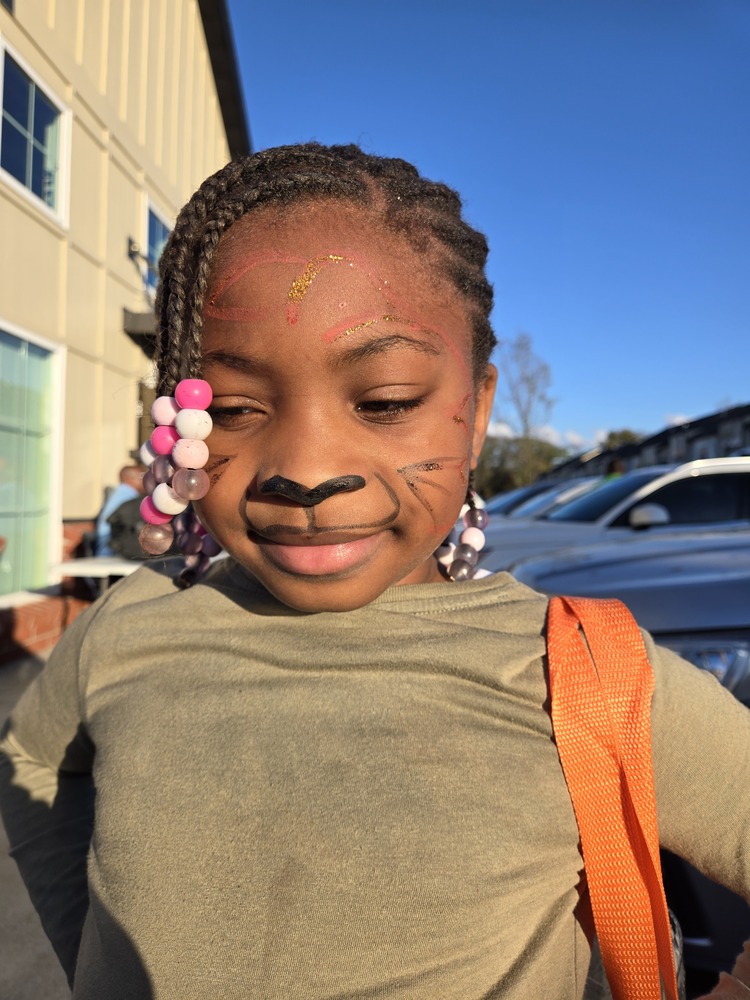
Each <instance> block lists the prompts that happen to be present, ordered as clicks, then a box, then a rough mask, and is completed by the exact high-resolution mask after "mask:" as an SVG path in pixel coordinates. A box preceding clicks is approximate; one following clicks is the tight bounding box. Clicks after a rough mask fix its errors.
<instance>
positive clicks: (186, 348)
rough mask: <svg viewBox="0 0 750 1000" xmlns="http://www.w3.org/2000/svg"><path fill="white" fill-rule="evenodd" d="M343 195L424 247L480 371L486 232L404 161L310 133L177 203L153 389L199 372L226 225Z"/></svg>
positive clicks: (485, 333)
mask: <svg viewBox="0 0 750 1000" xmlns="http://www.w3.org/2000/svg"><path fill="white" fill-rule="evenodd" d="M325 199H330V200H332V201H345V202H350V203H354V204H359V205H363V206H366V207H368V208H370V209H374V210H375V211H376V212H377V213H378V214H379V216H380V217H381V218H382V220H383V222H384V224H385V226H386V227H388V228H390V229H391V230H393V231H395V232H398V233H401V234H403V235H404V236H405V237H406V239H408V241H409V242H410V243H411V244H412V245H413V246H414V247H415V249H417V250H418V251H419V252H420V253H432V254H433V255H435V256H436V258H437V262H438V266H439V267H440V268H441V269H442V270H443V272H444V274H445V275H446V277H447V278H448V279H449V280H450V281H451V282H452V283H453V285H454V286H455V288H456V289H457V290H458V292H459V293H460V294H461V295H462V296H463V297H464V299H465V301H466V304H467V306H468V309H469V315H470V318H471V322H472V327H473V333H474V340H473V367H474V374H475V377H477V378H478V377H479V376H480V375H481V374H482V373H483V371H484V368H485V366H486V364H487V362H488V360H489V356H490V352H491V351H492V348H493V347H494V345H495V343H496V340H495V335H494V333H493V331H492V327H491V325H490V320H489V316H490V310H491V309H492V286H491V285H490V283H489V281H488V280H487V277H486V274H485V263H486V260H487V253H488V247H487V240H486V239H485V237H484V236H483V235H482V233H480V232H478V231H477V230H475V229H472V228H471V226H469V225H468V224H467V223H466V222H465V221H464V219H463V218H462V216H461V199H460V198H459V196H458V194H457V193H456V192H455V191H453V190H452V189H451V188H449V187H447V186H446V185H445V184H440V183H435V182H433V181H428V180H426V179H425V178H423V177H422V176H420V174H419V172H418V171H417V169H416V167H414V166H412V164H410V163H407V162H406V161H405V160H400V159H390V158H387V157H381V156H372V155H370V154H368V153H365V152H363V151H362V150H361V149H360V148H359V147H358V146H355V145H348V146H323V145H321V144H319V143H315V142H310V143H305V144H300V145H293V146H279V147H277V148H275V149H266V150H263V151H261V152H259V153H255V154H253V155H252V156H248V157H245V158H243V159H239V160H233V161H232V162H231V163H228V164H227V165H226V166H225V167H223V168H222V169H221V170H219V171H217V173H215V174H213V175H212V176H211V177H209V178H208V179H207V180H205V181H204V182H203V184H202V185H201V186H200V188H199V189H198V190H197V191H196V192H195V194H194V195H193V196H192V198H191V199H190V201H189V202H188V203H187V204H186V205H185V207H184V208H183V209H182V211H181V212H180V214H179V216H178V218H177V222H176V223H175V227H174V229H173V230H172V233H171V235H170V237H169V240H168V241H167V245H166V247H165V249H164V252H163V253H162V256H161V260H160V263H159V277H160V281H159V289H158V292H157V297H156V320H157V345H156V347H157V350H156V358H157V366H158V372H159V377H158V393H159V394H160V395H171V394H172V393H173V392H174V387H175V385H176V384H177V383H178V382H179V381H180V379H183V378H192V377H195V376H196V375H198V374H199V372H200V365H201V334H202V330H203V303H204V298H205V294H206V288H207V284H208V277H209V272H210V268H211V262H212V260H213V256H214V253H215V251H216V247H217V245H218V243H219V240H220V238H221V236H222V235H223V234H224V233H225V232H226V230H227V229H228V228H229V227H230V226H231V225H232V223H233V222H236V221H237V219H239V218H241V217H242V216H243V215H245V214H246V213H247V212H249V211H251V210H252V209H254V208H256V207H259V206H262V205H268V204H270V205H279V206H281V205H283V206H288V205H294V204H300V203H303V202H308V203H309V202H310V201H322V200H325Z"/></svg>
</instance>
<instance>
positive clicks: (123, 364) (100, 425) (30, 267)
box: [0, 0, 229, 518]
mask: <svg viewBox="0 0 750 1000" xmlns="http://www.w3.org/2000/svg"><path fill="white" fill-rule="evenodd" d="M0 40H1V41H2V43H3V44H4V45H6V46H7V47H8V49H9V51H10V54H11V56H13V57H14V58H16V59H17V60H19V61H22V62H23V63H24V64H25V65H26V66H27V67H29V68H30V69H31V70H33V73H34V74H35V75H36V76H37V77H38V78H39V84H40V85H41V86H42V87H43V89H45V90H46V92H47V93H48V95H49V96H50V97H51V98H53V99H54V100H56V101H57V102H59V103H61V104H63V105H64V106H65V107H66V108H67V109H69V149H70V152H69V157H68V161H67V162H68V168H67V170H68V185H67V188H68V196H67V199H66V200H67V205H68V206H69V207H68V209H67V211H65V212H63V218H62V219H55V218H53V217H52V216H51V214H50V213H49V212H46V211H44V210H43V207H40V204H39V203H38V202H36V200H35V199H34V198H33V196H29V197H25V196H24V195H23V194H22V193H19V192H18V191H17V190H16V189H14V188H13V186H12V185H10V184H8V183H7V181H6V179H5V177H4V175H2V174H1V173H0V232H1V233H2V234H3V236H4V238H3V239H2V240H0V326H2V324H3V321H5V322H7V323H8V324H11V323H12V324H14V325H15V326H17V327H18V328H21V329H23V330H28V331H29V332H30V333H32V334H34V335H36V336H39V337H43V338H46V339H47V340H49V341H52V342H53V343H56V344H60V345H64V347H65V350H66V354H67V357H66V364H65V371H66V375H65V386H64V393H65V405H64V410H65V429H64V435H63V439H64V443H63V455H62V459H63V461H62V462H61V468H62V480H61V483H60V484H59V488H60V489H61V492H62V513H63V516H64V517H67V518H75V517H88V516H91V515H93V514H94V513H95V512H96V510H97V509H98V507H99V506H100V503H101V499H102V493H103V489H104V487H105V486H107V485H113V484H114V483H116V482H117V473H118V470H119V468H120V466H121V465H122V464H123V462H124V461H125V460H126V458H127V453H128V451H129V450H130V449H132V448H135V447H137V446H138V445H139V444H140V442H139V441H138V440H137V412H136V406H137V400H138V385H139V381H140V380H141V379H142V378H144V377H146V376H148V372H149V364H148V362H147V361H146V359H145V357H144V355H143V354H142V352H141V351H140V349H139V348H138V347H136V346H135V345H134V344H133V342H132V341H131V340H130V338H129V337H128V336H127V335H126V334H125V333H124V332H123V329H122V323H123V308H124V307H127V308H129V309H131V310H133V311H144V310H146V309H147V308H149V303H148V300H147V297H146V293H145V290H144V287H143V282H142V279H141V276H140V273H139V270H138V268H137V266H136V264H135V263H134V262H133V261H132V260H131V259H129V257H128V255H127V245H128V244H127V241H128V237H133V238H134V239H136V240H137V241H138V242H139V243H141V244H142V245H143V244H144V243H145V238H146V221H147V211H148V207H149V205H151V206H152V207H153V208H154V209H155V210H156V211H157V212H158V213H159V214H160V215H162V216H165V217H166V218H165V221H167V222H170V223H171V221H173V219H174V216H175V214H176V212H177V211H178V209H179V208H180V206H181V205H182V204H183V203H184V202H185V201H186V200H187V198H188V197H189V196H190V194H191V193H192V192H193V191H194V190H195V188H196V187H197V186H198V184H199V183H200V182H201V181H202V180H203V178H204V177H206V176H207V175H208V174H209V173H211V172H213V171H214V170H216V169H218V168H219V167H220V166H221V165H222V164H224V163H225V162H226V161H227V160H228V159H229V149H228V145H227V142H226V137H225V134H224V129H223V122H222V118H221V112H220V108H219V103H218V98H217V95H216V88H215V85H214V80H213V75H212V71H211V65H210V59H209V54H208V51H207V48H206V43H205V39H204V36H203V27H202V22H201V19H200V14H199V11H198V5H197V2H196V0H15V13H14V15H13V16H11V15H10V14H9V13H8V12H7V11H6V10H5V9H4V8H2V7H0Z"/></svg>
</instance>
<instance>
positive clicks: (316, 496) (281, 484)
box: [259, 476, 365, 507]
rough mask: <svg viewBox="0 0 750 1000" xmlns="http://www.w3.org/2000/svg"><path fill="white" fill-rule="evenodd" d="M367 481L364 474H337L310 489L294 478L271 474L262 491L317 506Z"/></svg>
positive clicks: (362, 485)
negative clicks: (296, 481) (363, 476)
mask: <svg viewBox="0 0 750 1000" xmlns="http://www.w3.org/2000/svg"><path fill="white" fill-rule="evenodd" d="M364 485H365V481H364V479H363V478H362V476H336V477H335V478H334V479H326V481H325V482H323V483H319V484H318V485H317V486H313V487H312V488H311V489H308V488H307V487H306V486H302V484H301V483H295V481H294V480H293V479H286V478H285V477H284V476H271V478H270V479H266V480H265V481H264V482H262V483H261V484H260V487H259V489H260V492H261V493H265V494H269V495H275V496H280V497H286V498H287V500H294V502H295V503H298V504H301V505H302V506H303V507H315V505H316V504H319V503H322V502H323V501H324V500H327V499H328V498H329V497H332V496H335V495H336V494H337V493H351V492H352V491H354V490H361V489H363V488H364Z"/></svg>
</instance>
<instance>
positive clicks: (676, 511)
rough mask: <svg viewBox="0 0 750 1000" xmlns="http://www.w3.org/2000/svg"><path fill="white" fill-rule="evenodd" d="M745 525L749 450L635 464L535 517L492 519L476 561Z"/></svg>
mask: <svg viewBox="0 0 750 1000" xmlns="http://www.w3.org/2000/svg"><path fill="white" fill-rule="evenodd" d="M748 527H750V456H742V457H737V458H707V459H703V460H701V461H696V462H688V463H686V464H685V465H680V466H677V468H674V467H671V466H652V467H651V468H647V469H635V470H634V471H632V472H626V473H625V474H624V475H622V476H618V477H617V478H615V479H610V480H607V481H606V482H604V483H603V484H602V485H601V486H598V487H596V488H595V489H593V490H592V491H591V492H589V493H586V494H585V495H584V496H582V497H578V498H576V499H575V500H572V501H570V503H567V504H564V505H563V506H562V507H558V508H556V509H554V510H553V511H551V512H549V513H548V514H547V515H546V516H544V517H541V518H538V519H536V520H533V521H523V520H520V519H518V520H514V519H502V520H499V519H498V520H497V521H496V522H494V523H493V522H492V521H490V524H489V525H488V526H487V529H486V531H485V534H486V536H487V544H486V546H485V549H484V551H483V553H482V559H481V565H482V566H483V567H484V568H485V569H489V570H501V569H507V568H508V567H509V566H511V565H512V564H513V563H514V562H517V561H518V560H519V559H524V558H527V557H528V556H533V555H538V554H540V553H543V552H552V551H556V550H557V549H563V548H568V547H569V546H572V545H573V546H576V545H590V544H593V543H596V542H605V541H614V540H625V539H628V538H636V537H640V535H641V533H642V532H644V531H648V532H649V533H650V532H655V533H662V532H667V533H670V534H673V533H682V532H690V533H693V532H695V531H696V530H700V531H703V530H705V531H715V530H722V531H725V530H726V531H728V530H741V529H747V528H748Z"/></svg>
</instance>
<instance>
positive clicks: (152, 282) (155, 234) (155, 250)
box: [147, 211, 169, 288]
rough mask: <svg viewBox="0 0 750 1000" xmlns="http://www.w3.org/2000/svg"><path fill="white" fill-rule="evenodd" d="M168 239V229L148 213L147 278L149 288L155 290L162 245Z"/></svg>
mask: <svg viewBox="0 0 750 1000" xmlns="http://www.w3.org/2000/svg"><path fill="white" fill-rule="evenodd" d="M168 238H169V229H168V227H167V226H165V225H164V223H163V222H162V221H161V219H160V218H159V216H158V215H155V214H154V212H151V211H149V213H148V262H149V265H150V266H149V269H148V276H147V283H148V285H149V287H151V288H156V283H157V281H158V269H159V258H160V257H161V255H162V252H163V250H164V244H165V243H166V242H167V239H168Z"/></svg>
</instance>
